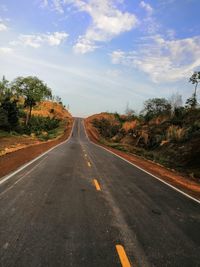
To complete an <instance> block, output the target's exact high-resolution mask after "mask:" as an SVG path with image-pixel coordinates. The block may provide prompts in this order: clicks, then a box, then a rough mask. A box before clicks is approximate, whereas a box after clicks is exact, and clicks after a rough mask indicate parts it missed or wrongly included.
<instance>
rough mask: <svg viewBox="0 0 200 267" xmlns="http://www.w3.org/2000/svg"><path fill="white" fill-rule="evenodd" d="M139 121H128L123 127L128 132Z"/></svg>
mask: <svg viewBox="0 0 200 267" xmlns="http://www.w3.org/2000/svg"><path fill="white" fill-rule="evenodd" d="M137 123H138V121H137V120H134V121H126V122H125V123H124V124H123V126H122V129H124V130H125V131H126V132H128V131H129V130H131V129H134V128H135V127H136V126H137Z"/></svg>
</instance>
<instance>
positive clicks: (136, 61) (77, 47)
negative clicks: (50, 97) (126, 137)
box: [0, 0, 200, 118]
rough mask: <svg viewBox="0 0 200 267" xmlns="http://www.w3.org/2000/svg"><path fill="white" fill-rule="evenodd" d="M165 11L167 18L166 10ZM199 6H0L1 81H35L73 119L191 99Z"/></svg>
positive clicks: (198, 57) (37, 0)
mask: <svg viewBox="0 0 200 267" xmlns="http://www.w3.org/2000/svg"><path fill="white" fill-rule="evenodd" d="M166 10H167V12H166ZM199 10H200V2H199V1H198V0H184V1H181V3H180V2H178V1H175V0H160V1H155V0H152V1H135V2H134V3H132V1H131V0H127V1H125V0H117V1H112V0H101V1H100V0H88V1H83V0H74V1H72V0H34V1H31V3H30V2H27V1H25V0H21V1H18V3H17V5H13V3H12V1H11V0H7V1H3V0H0V34H1V39H0V58H1V65H2V66H3V68H2V69H1V72H0V75H1V76H3V75H5V76H6V78H7V79H9V80H12V79H14V78H16V77H17V76H29V75H31V76H37V77H38V78H39V79H41V80H43V81H44V82H45V83H47V85H48V86H49V87H50V88H51V89H52V91H53V93H54V94H55V95H59V96H60V97H61V98H62V101H63V103H64V104H65V105H66V106H68V105H69V106H70V109H69V110H70V112H71V114H72V116H73V117H81V118H83V117H87V116H90V115H92V114H96V113H100V112H118V113H124V111H125V109H126V106H127V103H128V105H129V107H130V108H131V109H134V110H135V111H136V112H137V113H138V112H139V111H140V110H141V109H142V106H143V102H144V101H145V100H147V99H149V98H154V97H165V98H169V97H170V96H171V95H172V94H175V93H179V94H181V95H182V97H183V102H185V100H186V99H187V98H188V97H190V96H191V95H192V93H193V89H194V87H193V85H192V84H191V83H189V78H190V76H191V74H192V73H193V72H194V71H195V70H199V69H198V68H199V67H200V30H199V27H198V25H199V22H200V19H199V16H198V11H199Z"/></svg>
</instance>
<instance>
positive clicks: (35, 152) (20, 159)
mask: <svg viewBox="0 0 200 267" xmlns="http://www.w3.org/2000/svg"><path fill="white" fill-rule="evenodd" d="M72 125H73V119H72V118H70V119H69V124H68V127H67V128H66V130H65V132H64V134H63V135H62V136H61V137H60V138H58V139H55V140H50V141H47V142H43V143H40V144H33V145H29V146H27V147H25V148H22V149H19V150H17V151H14V152H11V153H8V154H5V155H3V156H1V157H0V177H2V176H4V175H6V174H8V173H10V172H12V171H14V170H16V169H17V168H19V167H20V166H22V165H23V164H25V163H27V162H29V161H30V160H32V159H34V158H36V157H37V156H39V155H40V154H42V153H44V152H45V151H47V150H48V149H50V148H51V147H53V146H56V145H57V144H59V143H61V142H63V141H65V140H66V139H67V138H68V137H69V135H70V133H71V129H72Z"/></svg>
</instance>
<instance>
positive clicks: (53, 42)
mask: <svg viewBox="0 0 200 267" xmlns="http://www.w3.org/2000/svg"><path fill="white" fill-rule="evenodd" d="M67 37H68V34H67V33H66V32H54V33H51V34H50V33H47V34H20V35H19V37H18V40H17V41H13V42H11V43H10V44H11V45H24V46H30V47H33V48H39V47H40V46H42V45H45V44H46V45H50V46H58V45H60V44H61V42H63V41H64V40H65V39H66V38H67Z"/></svg>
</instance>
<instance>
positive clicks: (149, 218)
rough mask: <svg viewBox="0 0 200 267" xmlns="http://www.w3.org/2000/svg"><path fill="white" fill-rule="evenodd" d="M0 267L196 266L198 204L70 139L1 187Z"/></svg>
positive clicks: (80, 135) (83, 139)
mask: <svg viewBox="0 0 200 267" xmlns="http://www.w3.org/2000/svg"><path fill="white" fill-rule="evenodd" d="M0 218H1V220H0V266H2V267H3V266H6V267H7V266H9V267H11V266H15V267H17V266H18V267H23V266H31V267H36V266H37V267H38V266H49V267H50V266H87V267H90V266H92V267H94V266H108V267H112V266H124V267H127V266H159V267H160V266H182V267H183V266H200V238H199V236H200V203H199V202H198V201H195V200H192V199H190V198H188V197H187V196H185V195H183V194H181V193H180V192H177V191H175V190H173V189H172V188H170V187H169V186H167V185H166V184H163V183H161V182H160V181H158V180H156V179H155V178H154V177H152V176H150V175H149V174H147V173H145V172H143V171H142V170H140V169H137V168H136V167H134V166H132V165H131V164H129V163H128V162H126V161H123V160H122V159H120V158H119V157H117V156H115V155H113V154H111V153H109V152H108V151H106V150H105V149H103V148H101V147H99V146H97V145H95V144H93V143H91V142H90V141H89V140H88V138H87V135H86V133H85V130H84V125H83V120H81V119H75V123H74V127H73V130H72V135H71V137H70V139H69V140H68V141H67V142H65V143H62V144H61V145H59V146H57V147H56V148H54V149H53V150H51V151H49V152H48V153H46V154H44V155H43V156H42V157H40V158H38V159H37V160H36V161H34V162H33V163H32V164H29V165H28V166H27V167H25V168H24V169H22V170H21V171H19V172H18V173H16V174H15V175H13V176H12V175H10V176H7V177H6V178H4V179H3V180H0Z"/></svg>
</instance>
